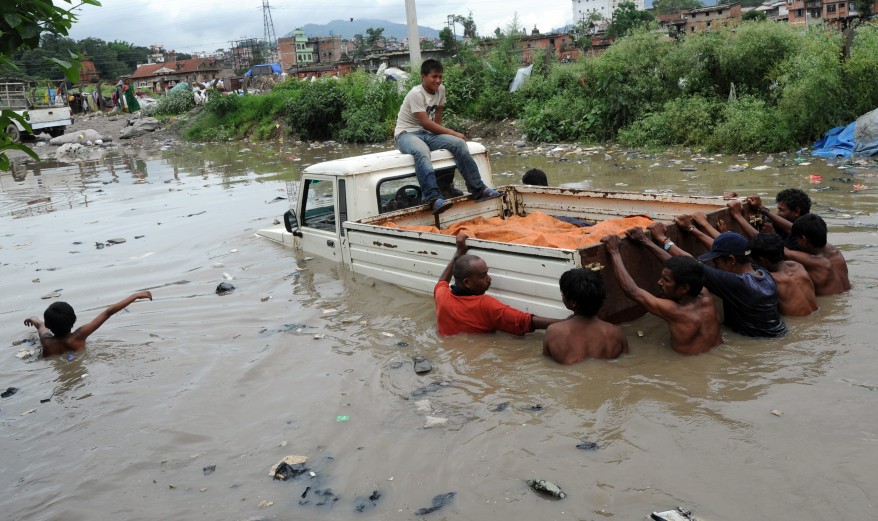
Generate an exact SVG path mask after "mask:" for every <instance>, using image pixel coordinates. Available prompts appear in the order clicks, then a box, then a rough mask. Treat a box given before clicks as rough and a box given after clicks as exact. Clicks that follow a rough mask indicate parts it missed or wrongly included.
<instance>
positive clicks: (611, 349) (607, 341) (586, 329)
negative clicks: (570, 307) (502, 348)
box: [543, 315, 628, 365]
mask: <svg viewBox="0 0 878 521" xmlns="http://www.w3.org/2000/svg"><path fill="white" fill-rule="evenodd" d="M623 353H628V339H627V338H625V334H624V333H623V332H622V329H621V328H619V327H618V326H615V325H613V324H610V323H609V322H605V321H603V320H601V319H599V318H596V317H582V316H577V315H574V316H572V317H570V318H568V319H567V320H563V321H561V322H556V323H554V324H552V325H550V326H549V327H548V329H546V337H545V340H543V354H544V355H546V356H551V357H552V359H553V360H555V361H556V362H558V363H560V364H564V365H570V364H575V363H577V362H582V361H583V360H586V359H589V358H598V359H611V358H618V357H619V355H621V354H623Z"/></svg>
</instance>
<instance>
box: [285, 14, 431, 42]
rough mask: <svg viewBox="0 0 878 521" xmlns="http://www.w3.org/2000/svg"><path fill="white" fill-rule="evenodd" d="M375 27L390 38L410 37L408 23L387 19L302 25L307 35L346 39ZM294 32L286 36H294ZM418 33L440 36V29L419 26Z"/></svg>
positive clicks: (361, 19) (427, 35)
mask: <svg viewBox="0 0 878 521" xmlns="http://www.w3.org/2000/svg"><path fill="white" fill-rule="evenodd" d="M370 27H373V28H375V29H378V28H381V27H383V28H384V33H383V34H384V36H385V37H386V38H390V37H391V36H395V37H396V38H397V39H398V40H402V39H404V38H408V27H407V26H406V24H397V23H393V22H388V21H387V20H373V19H368V18H354V19H353V21H351V20H350V19H348V20H333V21H331V22H329V23H327V24H306V25H304V26H303V27H302V30H304V31H305V35H306V36H341V37H342V38H345V39H348V40H349V39H351V38H353V37H354V35H355V34H362V35H363V36H366V29H368V28H370ZM292 34H293V32H292V31H290V32H289V33H287V34H285V35H284V36H292ZM418 34H420V35H421V36H423V37H426V38H438V37H439V31H438V30H436V29H433V28H432V27H424V26H422V25H419V26H418Z"/></svg>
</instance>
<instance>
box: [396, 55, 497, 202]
mask: <svg viewBox="0 0 878 521" xmlns="http://www.w3.org/2000/svg"><path fill="white" fill-rule="evenodd" d="M442 70H443V69H442V64H441V63H439V62H438V61H436V60H432V59H431V60H426V61H424V63H423V64H421V84H420V85H416V86H414V87H412V90H410V91H409V93H408V94H406V96H405V99H404V100H403V102H402V106H401V107H400V108H399V115H398V116H397V118H396V128H395V129H394V131H393V137H394V138H395V139H396V148H398V149H399V151H400V152H402V153H403V154H411V155H412V156H414V158H415V175H416V176H417V178H418V184H420V185H421V191H422V192H423V193H422V194H421V199H422V200H423V201H424V202H425V203H429V204H430V209H431V210H432V211H433V213H434V214H436V215H438V214H440V213H442V212H444V211H445V210H447V209H449V208H451V206H452V205H453V204H454V203H453V202H451V201H447V200H446V199H444V198H443V197H442V194H441V193H440V191H439V187H438V185H437V184H436V172H435V171H434V170H433V163H432V161H431V160H430V151H431V150H440V149H445V150H448V151H449V152H451V154H452V155H453V156H454V163H455V164H456V165H457V168H458V170H460V175H461V176H463V180H464V182H465V183H466V188H467V190H468V191H469V193H470V194H471V195H472V196H473V198H474V199H475V200H476V201H485V200H488V199H493V198H495V197H500V192H498V191H497V190H494V189H493V188H488V187H487V186H485V183H484V182H482V177H481V175H480V174H479V168H478V167H477V166H476V162H475V161H473V158H472V156H471V155H470V153H469V146H468V145H467V144H466V136H464V135H463V134H461V133H460V132H456V131H454V130H452V129H450V128H448V127H445V126H443V125H442V109H443V108H444V107H445V85H442Z"/></svg>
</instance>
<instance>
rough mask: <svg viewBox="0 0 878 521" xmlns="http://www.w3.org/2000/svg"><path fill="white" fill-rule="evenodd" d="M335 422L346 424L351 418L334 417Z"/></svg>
mask: <svg viewBox="0 0 878 521" xmlns="http://www.w3.org/2000/svg"><path fill="white" fill-rule="evenodd" d="M335 421H336V422H347V421H351V417H350V416H336V417H335Z"/></svg>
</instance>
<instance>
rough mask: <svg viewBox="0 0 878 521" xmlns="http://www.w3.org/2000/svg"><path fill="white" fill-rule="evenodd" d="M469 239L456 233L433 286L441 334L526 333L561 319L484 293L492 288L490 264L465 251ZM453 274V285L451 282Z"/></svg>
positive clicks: (462, 234) (543, 327) (437, 320)
mask: <svg viewBox="0 0 878 521" xmlns="http://www.w3.org/2000/svg"><path fill="white" fill-rule="evenodd" d="M466 239H467V235H466V234H465V233H461V234H460V235H458V236H457V250H456V251H455V253H454V256H453V257H452V258H451V260H450V261H449V262H448V266H446V267H445V270H444V271H443V272H442V274H441V275H440V276H439V281H438V282H437V283H436V286H435V287H434V288H433V299H434V300H435V302H436V324H437V325H438V327H439V333H440V334H442V335H456V334H458V333H493V332H495V331H498V330H499V331H505V332H506V333H511V334H513V335H524V334H525V333H530V332H532V331H534V330H536V329H546V327H548V326H549V324H553V323H555V322H558V320H557V319H553V318H543V317H538V316H536V315H532V314H530V313H525V312H523V311H519V310H517V309H515V308H513V307H512V306H507V305H506V304H503V303H502V302H500V301H499V300H497V299H495V298H494V297H491V296H489V295H485V292H486V291H488V288H490V287H491V276H490V275H488V265H487V264H486V263H485V261H484V260H483V259H481V258H480V257H477V256H475V255H467V254H466V252H467V250H468V249H469V247H468V246H467V245H466ZM452 273H453V274H454V282H455V284H454V285H453V286H452V285H450V282H451V275H452Z"/></svg>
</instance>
